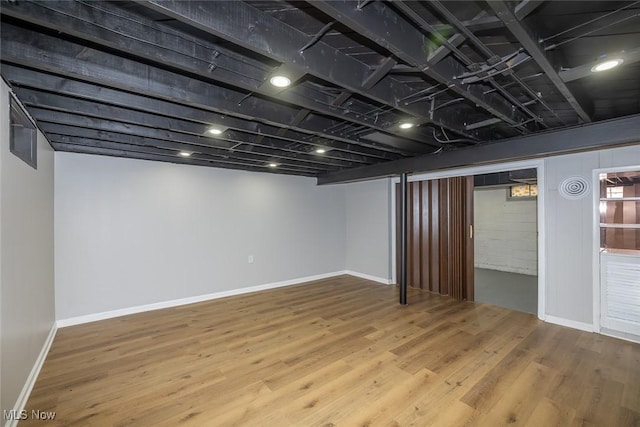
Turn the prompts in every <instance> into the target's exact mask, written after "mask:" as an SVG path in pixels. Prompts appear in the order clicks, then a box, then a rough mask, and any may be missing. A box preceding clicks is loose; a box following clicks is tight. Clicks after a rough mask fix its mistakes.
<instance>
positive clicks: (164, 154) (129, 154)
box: [51, 142, 308, 176]
mask: <svg viewBox="0 0 640 427" xmlns="http://www.w3.org/2000/svg"><path fill="white" fill-rule="evenodd" d="M51 145H52V146H53V148H54V149H55V150H56V151H68V152H73V153H83V154H98V155H101V156H111V157H123V158H129V159H139V160H153V161H156V162H167V163H177V164H185V165H194V166H208V167H215V168H223V169H238V168H239V167H240V166H241V167H242V169H243V170H248V171H254V172H276V170H275V169H268V168H265V167H263V166H255V165H252V164H247V163H246V162H242V163H239V162H231V161H220V160H210V159H202V158H199V157H198V156H194V157H193V158H192V157H181V156H176V155H175V154H173V153H170V152H168V151H164V150H159V149H157V150H154V149H151V148H145V147H125V146H120V147H119V148H108V147H95V146H89V145H81V144H65V143H60V142H52V143H51ZM284 169H285V170H286V173H287V174H290V175H301V176H308V172H306V171H303V170H297V169H294V168H284ZM278 171H280V169H278Z"/></svg>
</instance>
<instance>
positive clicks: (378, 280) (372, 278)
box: [344, 270, 393, 285]
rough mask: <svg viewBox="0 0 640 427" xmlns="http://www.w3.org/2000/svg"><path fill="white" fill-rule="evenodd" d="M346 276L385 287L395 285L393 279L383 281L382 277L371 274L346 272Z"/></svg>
mask: <svg viewBox="0 0 640 427" xmlns="http://www.w3.org/2000/svg"><path fill="white" fill-rule="evenodd" d="M344 274H348V275H350V276H355V277H359V278H361V279H366V280H372V281H374V282H378V283H382V284H383V285H391V284H393V280H391V279H383V278H382V277H377V276H372V275H370V274H364V273H358V272H357V271H351V270H346V271H345V272H344Z"/></svg>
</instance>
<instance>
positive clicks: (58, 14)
mask: <svg viewBox="0 0 640 427" xmlns="http://www.w3.org/2000/svg"><path fill="white" fill-rule="evenodd" d="M541 4H542V6H540V5H541ZM494 12H495V13H494ZM498 15H500V16H498ZM638 18H640V2H637V1H633V0H632V1H620V2H615V3H611V2H588V3H580V2H571V1H553V2H551V1H546V2H543V1H540V0H524V1H523V0H520V1H502V2H496V1H492V2H442V1H437V0H434V1H430V2H414V1H409V0H406V1H403V0H398V1H393V2H392V1H386V0H364V1H359V2H355V1H353V2H351V1H342V0H341V1H331V0H326V1H323V2H298V1H288V0H273V1H270V2H263V1H256V0H234V1H230V0H217V1H206V0H204V1H197V0H193V1H182V0H148V1H135V0H118V1H111V0H92V1H85V0H68V1H67V0H23V1H3V2H2V7H0V19H1V21H2V25H0V39H1V46H2V47H1V49H0V62H1V64H2V67H1V68H0V73H1V74H2V78H3V79H4V80H5V81H6V82H7V83H8V84H9V86H11V88H12V90H13V91H14V92H15V93H16V94H17V97H18V98H19V99H21V101H22V103H23V104H24V105H26V109H27V111H28V112H32V113H33V114H31V115H32V116H34V117H37V119H36V121H37V125H38V126H39V128H40V129H41V130H43V132H44V134H45V136H46V137H48V138H50V139H51V140H52V141H54V142H53V144H54V146H55V147H56V149H60V150H66V151H77V152H92V153H94V154H102V155H109V156H123V157H132V158H148V159H157V160H160V161H173V162H175V163H188V164H199V165H207V166H213V167H225V168H234V169H241V170H247V171H269V172H276V173H285V174H289V173H290V174H295V175H305V176H315V177H317V176H333V175H332V174H333V173H338V172H340V173H342V172H345V171H347V170H353V171H354V174H357V173H356V172H355V171H359V170H366V171H369V170H370V169H368V168H367V167H368V166H374V165H381V164H382V163H384V162H391V163H390V164H391V165H396V164H400V165H405V166H406V165H408V166H407V167H409V168H411V167H413V166H415V165H414V164H413V163H411V161H409V159H410V158H413V157H415V156H420V155H424V156H423V158H424V159H428V160H424V162H426V163H424V164H435V165H442V164H441V163H438V162H439V160H438V159H441V158H443V159H450V158H451V157H450V156H451V154H450V153H454V152H456V151H459V150H462V151H463V152H464V153H475V154H477V155H479V156H480V158H482V156H484V155H485V151H484V147H485V146H487V145H493V143H494V142H495V141H503V140H504V138H510V137H512V136H514V135H516V134H517V133H523V134H528V133H537V132H540V131H542V130H543V129H544V128H545V127H548V128H550V129H555V130H558V129H562V128H563V127H565V126H567V124H574V123H579V122H584V120H585V117H584V114H582V113H586V114H588V116H587V117H586V118H587V119H591V120H593V121H596V122H598V121H603V120H609V119H613V118H622V117H625V116H630V115H634V114H638V113H640V104H639V103H638V99H640V89H639V86H638V75H640V74H638V73H637V72H636V71H637V70H638V63H640V61H639V59H640V51H639V46H640V45H639V44H638V42H637V40H638V35H640V30H639V28H640V27H638V26H637V23H638ZM533 31H535V35H534V34H533ZM532 53H534V54H535V57H534V55H533V54H532ZM545 53H546V54H548V56H546V57H545V56H544V54H545ZM605 54H606V55H605ZM614 54H615V56H616V57H622V56H624V58H621V59H623V60H624V61H623V63H622V64H621V66H620V67H618V68H616V69H615V70H613V71H603V72H598V73H596V74H592V73H591V67H592V66H593V65H594V64H596V61H600V60H603V59H611V58H612V56H614ZM534 59H535V61H534ZM598 64H600V63H598ZM618 65H620V64H618ZM566 67H572V68H571V69H568V68H566ZM276 74H282V75H287V77H288V78H289V79H290V80H291V84H290V85H289V86H286V87H276V86H275V85H273V84H272V83H271V81H270V80H271V77H274V76H275V75H276ZM581 115H582V117H581ZM620 120H624V119H620ZM401 124H402V126H401ZM412 125H413V127H412ZM608 129H609V130H610V131H612V130H614V129H615V127H614V126H611V127H609V128H608ZM207 130H208V131H209V132H208V133H207ZM213 130H217V131H219V133H218V134H216V135H215V136H213V133H212V132H211V131H213ZM545 135H546V137H548V138H551V139H552V140H553V139H554V138H555V137H553V136H552V134H549V133H547V134H545ZM569 135H570V136H571V137H573V135H578V134H569ZM507 141H509V142H511V143H513V144H515V145H514V146H513V147H514V149H515V150H516V151H518V150H520V148H518V147H519V145H518V144H520V142H518V141H520V140H519V139H510V140H507ZM533 141H534V142H536V141H538V140H533ZM607 141H608V140H607V139H606V138H604V144H605V146H607V145H606V144H608V142H607ZM505 142H506V141H505ZM536 144H537V142H536ZM541 146H544V143H542V145H541ZM505 147H506V145H505ZM561 147H564V148H567V147H565V146H563V145H562V144H561ZM591 147H592V146H589V148H585V149H590V148H591ZM564 148H563V149H564ZM531 149H533V148H531ZM569 149H571V150H572V149H573V148H570V147H569ZM576 149H582V148H576ZM476 150H477V151H476ZM181 151H184V152H185V153H184V154H185V156H184V157H183V155H181V154H180V152H181ZM188 153H190V154H191V157H187V156H186V154H188ZM487 153H493V154H495V155H496V156H497V158H499V159H503V158H506V157H508V156H507V155H506V154H505V153H506V148H505V150H504V151H495V152H491V151H488V152H487ZM516 154H517V153H516ZM514 155H515V154H514ZM534 155H535V154H534ZM461 156H462V154H461ZM464 156H466V157H464ZM464 156H463V157H460V158H458V159H463V160H464V159H465V158H466V161H468V162H471V163H473V162H474V161H476V158H475V157H477V156H474V155H471V154H469V155H468V156H467V155H466V154H465V155H464ZM454 158H457V157H455V156H454ZM405 161H408V162H405ZM448 161H449V160H447V162H448ZM482 161H484V160H482ZM487 161H489V160H487ZM273 163H276V164H278V166H277V167H276V168H272V167H271V166H270V165H272V164H273ZM445 163H446V162H445ZM421 164H422V163H421ZM376 167H382V166H376ZM394 167H395V166H394ZM437 167H440V166H437ZM358 173H359V172H358ZM367 173H369V172H367ZM358 176H359V175H358Z"/></svg>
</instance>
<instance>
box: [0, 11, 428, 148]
mask: <svg viewBox="0 0 640 427" xmlns="http://www.w3.org/2000/svg"><path fill="white" fill-rule="evenodd" d="M0 30H1V31H2V41H3V42H2V60H3V61H4V62H10V63H12V64H19V65H23V66H26V67H31V68H35V69H39V70H42V71H45V72H50V73H56V74H59V75H63V76H65V77H70V78H73V79H81V80H84V81H89V82H93V83H97V84H101V85H105V86H110V87H112V88H118V89H123V90H128V91H134V92H136V93H140V94H146V95H151V96H154V97H158V98H161V99H165V100H167V101H171V102H175V103H181V104H185V105H191V106H195V107H198V108H204V109H207V110H212V111H216V112H218V113H222V114H230V115H233V116H235V117H240V118H244V119H246V120H259V121H262V122H265V123H268V124H273V125H275V126H280V127H289V124H288V123H291V122H293V121H294V119H295V117H296V115H297V113H298V111H299V110H298V109H297V108H294V107H291V106H287V105H285V104H279V103H275V102H272V101H269V100H267V99H263V98H259V97H250V98H249V99H245V100H244V101H243V99H244V98H245V97H246V95H247V94H246V93H245V92H242V91H240V90H235V89H230V88H225V87H222V86H217V85H214V84H211V83H206V82H203V81H200V80H197V79H193V78H191V77H189V76H185V75H181V74H177V73H173V72H170V71H167V70H163V69H160V68H157V67H153V66H150V65H147V64H144V63H139V62H136V61H132V60H130V59H126V58H123V57H119V56H115V55H111V54H108V53H106V52H102V51H98V50H95V49H91V48H88V47H86V46H82V45H78V44H75V43H71V42H67V41H63V40H60V39H57V38H54V37H51V36H47V35H45V34H40V33H35V32H32V31H29V30H26V29H21V28H18V27H15V26H13V25H10V24H6V23H3V25H2V28H1V29H0ZM42 51H47V55H42ZM313 119H314V123H315V124H314V125H313V126H311V125H309V126H307V123H311V121H310V120H305V122H304V123H301V124H300V125H298V128H299V129H300V130H303V131H304V130H306V131H310V132H312V133H314V134H316V135H318V136H321V137H323V138H327V140H326V142H325V144H326V145H327V146H329V147H332V148H334V147H335V148H340V146H341V145H342V144H343V142H348V143H351V144H354V145H360V146H363V147H368V148H373V149H376V150H380V151H387V152H389V153H396V154H401V155H403V154H404V153H405V151H403V150H400V149H396V148H394V147H389V146H387V145H384V144H378V143H372V142H369V141H366V140H361V139H360V138H358V137H351V136H349V135H348V134H345V133H344V132H340V131H338V132H335V131H331V130H327V129H330V128H331V127H336V126H338V125H341V124H343V123H344V122H342V121H335V120H330V119H328V118H326V117H323V116H322V117H321V116H318V115H315V116H314V117H313ZM427 149H428V148H427Z"/></svg>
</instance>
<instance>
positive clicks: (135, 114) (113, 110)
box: [14, 87, 357, 167]
mask: <svg viewBox="0 0 640 427" xmlns="http://www.w3.org/2000/svg"><path fill="white" fill-rule="evenodd" d="M14 91H15V92H16V94H17V95H18V98H19V99H20V101H21V102H22V103H23V104H25V105H26V106H32V107H37V108H44V109H48V110H56V111H62V112H67V113H72V114H76V115H85V116H89V117H95V118H101V117H108V118H109V119H110V120H115V121H118V122H122V123H130V124H138V125H142V126H147V127H151V128H154V129H161V130H167V131H170V132H180V133H186V134H189V135H194V136H197V137H200V138H201V140H202V142H201V144H200V145H201V146H204V147H210V146H215V147H216V150H229V149H230V148H231V147H234V146H235V147H236V148H234V151H238V152H242V151H246V152H247V153H249V154H250V155H260V156H267V157H270V156H275V157H279V158H283V159H285V158H290V159H295V160H303V161H308V162H311V163H317V164H323V165H325V166H329V167H330V166H341V167H351V166H355V165H357V163H353V162H351V161H348V160H344V159H340V158H338V159H335V158H331V157H329V156H323V157H319V156H316V155H312V154H311V151H312V149H310V150H309V151H308V152H307V153H296V152H293V150H291V151H289V152H287V151H284V150H282V149H280V148H277V145H276V144H277V142H276V141H273V140H271V141H270V142H272V144H273V145H270V146H267V145H266V144H265V143H264V140H263V143H262V144H255V143H254V138H253V137H252V135H247V134H243V133H240V132H234V131H229V130H227V131H225V132H224V133H223V134H222V135H220V137H213V136H209V134H208V133H207V131H208V129H209V128H210V126H207V125H203V124H199V123H194V122H191V121H187V120H183V119H180V118H177V117H165V116H158V115H155V114H150V113H145V112H141V111H136V110H132V109H130V108H123V107H116V106H112V105H107V104H102V103H100V102H96V101H88V100H83V99H76V98H71V97H68V96H63V95H57V94H52V93H46V92H39V91H36V90H33V89H25V88H20V87H16V88H14ZM269 139H270V138H265V140H267V141H268V140H269ZM229 140H231V141H229ZM225 141H229V142H227V143H226V144H225ZM278 142H279V143H280V144H281V146H283V148H286V145H285V144H286V142H285V141H282V140H280V141H278ZM238 144H242V145H243V146H244V147H245V148H250V150H248V149H246V150H241V149H240V148H238V147H237V145H238ZM327 154H328V153H327Z"/></svg>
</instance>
